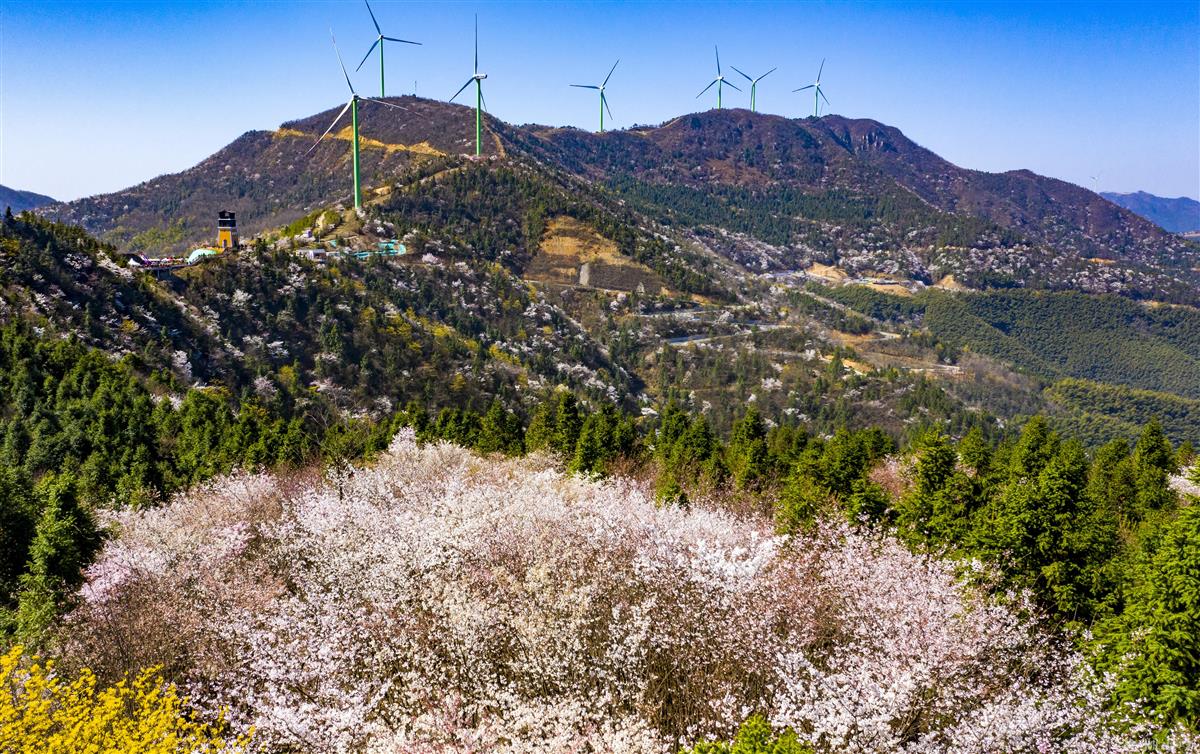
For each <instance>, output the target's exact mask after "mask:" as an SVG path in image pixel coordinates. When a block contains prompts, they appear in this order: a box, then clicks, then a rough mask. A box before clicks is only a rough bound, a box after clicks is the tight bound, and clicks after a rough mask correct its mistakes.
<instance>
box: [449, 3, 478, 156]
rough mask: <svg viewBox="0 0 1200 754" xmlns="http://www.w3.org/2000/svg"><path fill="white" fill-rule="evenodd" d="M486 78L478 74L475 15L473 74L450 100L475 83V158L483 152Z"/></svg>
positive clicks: (476, 22) (476, 19)
mask: <svg viewBox="0 0 1200 754" xmlns="http://www.w3.org/2000/svg"><path fill="white" fill-rule="evenodd" d="M486 78H487V74H486V73H480V72H479V14H476V15H475V73H474V74H473V75H472V76H471V78H469V79H467V83H465V84H463V85H462V88H461V89H459V90H458V91H457V92H455V93H454V97H451V98H450V101H451V102H453V101H454V100H455V98H456V97H458V95H460V94H462V93H463V89H466V88H467V87H468V86H470V85H471V82H472V81H473V82H475V156H476V157H478V156H479V155H480V154H481V152H482V151H483V149H482V145H483V108H484V105H485V104H486V103H485V102H484V101H483V80H484V79H486Z"/></svg>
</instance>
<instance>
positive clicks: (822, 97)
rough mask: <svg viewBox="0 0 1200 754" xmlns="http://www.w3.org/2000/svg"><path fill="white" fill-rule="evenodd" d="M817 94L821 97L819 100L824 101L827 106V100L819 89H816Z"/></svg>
mask: <svg viewBox="0 0 1200 754" xmlns="http://www.w3.org/2000/svg"><path fill="white" fill-rule="evenodd" d="M817 94H819V95H821V99H823V100H825V104H826V105H828V104H829V98H828V97H826V96H825V92H823V91H821V90H820V89H817Z"/></svg>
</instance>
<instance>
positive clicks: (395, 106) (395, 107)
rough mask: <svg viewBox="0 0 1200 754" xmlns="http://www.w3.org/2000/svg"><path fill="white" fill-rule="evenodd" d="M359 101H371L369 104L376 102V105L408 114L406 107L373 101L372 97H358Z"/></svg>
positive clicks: (377, 100) (378, 100)
mask: <svg viewBox="0 0 1200 754" xmlns="http://www.w3.org/2000/svg"><path fill="white" fill-rule="evenodd" d="M359 99H365V100H369V101H371V102H376V103H378V104H380V105H387V106H388V107H390V108H392V109H393V110H403V111H405V112H408V108H407V107H401V106H400V105H396V104H393V103H391V102H385V101H383V100H381V99H375V98H374V97H359Z"/></svg>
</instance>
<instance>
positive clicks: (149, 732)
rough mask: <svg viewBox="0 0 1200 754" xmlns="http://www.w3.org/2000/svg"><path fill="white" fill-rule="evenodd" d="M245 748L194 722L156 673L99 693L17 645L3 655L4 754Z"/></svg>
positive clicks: (156, 753) (163, 753)
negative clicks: (62, 675) (28, 655)
mask: <svg viewBox="0 0 1200 754" xmlns="http://www.w3.org/2000/svg"><path fill="white" fill-rule="evenodd" d="M245 744H246V740H245V739H244V738H238V739H235V740H227V739H225V738H222V737H221V735H220V733H219V732H218V730H217V729H216V728H215V727H213V726H210V725H206V724H203V723H197V722H193V721H191V720H189V719H188V717H187V716H186V715H185V714H184V708H183V703H182V701H181V700H180V699H179V697H178V696H177V695H176V693H175V689H174V688H173V687H172V686H170V685H167V684H164V683H163V681H162V679H161V678H160V677H159V676H158V674H157V673H156V672H155V671H154V670H146V671H143V672H142V673H140V674H139V675H137V676H136V677H135V678H134V679H133V680H132V681H121V682H119V683H117V684H115V685H113V686H109V687H107V688H97V683H96V677H95V676H94V675H92V674H91V673H90V672H87V671H84V672H83V673H81V674H80V675H79V676H78V677H77V678H76V679H75V680H74V681H70V682H68V681H66V680H64V679H62V678H59V677H58V675H57V674H56V673H55V671H54V666H53V663H51V662H45V663H40V662H39V661H38V658H36V657H34V658H31V659H27V658H24V657H23V651H22V648H21V647H20V646H17V647H14V648H12V649H11V650H9V652H8V653H7V654H5V655H3V656H0V751H4V752H12V753H13V754H17V753H20V754H34V753H35V752H36V753H37V754H41V753H42V752H55V754H84V753H85V752H86V753H87V754H128V753H129V752H138V754H209V753H211V752H228V753H230V754H232V753H233V752H236V751H242V750H243V749H244V747H245Z"/></svg>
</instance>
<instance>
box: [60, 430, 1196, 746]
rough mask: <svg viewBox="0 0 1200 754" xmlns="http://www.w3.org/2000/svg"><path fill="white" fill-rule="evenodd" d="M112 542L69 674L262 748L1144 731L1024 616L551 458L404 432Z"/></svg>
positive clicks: (942, 575) (920, 573) (185, 505)
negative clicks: (174, 686) (168, 701)
mask: <svg viewBox="0 0 1200 754" xmlns="http://www.w3.org/2000/svg"><path fill="white" fill-rule="evenodd" d="M113 523H114V525H115V527H116V529H117V531H118V532H119V533H118V535H117V536H116V537H115V538H114V539H113V540H112V541H111V542H110V543H109V544H108V545H107V547H106V550H105V552H104V554H103V555H102V557H101V558H100V559H99V561H98V562H97V563H96V565H95V566H93V568H92V569H91V570H90V571H89V580H88V583H87V584H86V585H85V587H84V589H83V591H82V597H83V603H82V605H81V606H80V607H79V609H78V610H76V611H75V613H74V614H73V615H72V616H70V618H69V622H70V623H71V624H72V625H71V626H70V631H68V632H67V635H68V636H69V637H72V638H70V639H69V640H68V644H67V646H66V649H65V651H66V653H67V654H68V655H72V656H74V657H76V658H78V661H79V662H85V661H90V662H93V663H96V662H99V663H100V664H101V665H104V664H105V663H107V665H108V666H110V667H111V672H113V673H118V672H122V671H123V669H124V665H127V664H129V663H137V664H142V665H149V664H160V665H162V666H164V668H165V669H166V671H167V672H169V673H173V674H175V676H176V677H175V680H176V681H177V682H179V683H180V684H181V685H183V686H184V688H185V689H186V690H187V693H188V696H189V697H190V698H191V699H193V700H194V701H195V703H196V704H197V705H198V706H199V708H200V709H201V711H204V710H209V711H213V712H215V711H216V710H219V709H226V710H228V716H229V719H230V720H231V721H232V722H233V723H234V724H235V725H236V726H239V727H240V728H242V729H245V730H248V729H249V728H251V727H253V728H254V730H255V741H256V745H258V746H260V747H263V748H264V749H265V750H268V751H271V750H281V751H282V750H304V751H313V752H344V751H356V752H357V751H361V752H414V753H415V752H446V753H449V752H456V753H460V752H461V753H465V752H485V751H487V752H493V751H495V752H512V753H514V754H515V753H516V752H534V751H537V752H544V751H554V752H559V751H561V752H575V751H591V752H613V753H614V754H615V753H616V752H664V753H666V752H671V751H675V750H678V748H679V747H680V746H681V745H690V744H691V743H693V742H695V741H698V740H701V739H714V738H728V737H729V736H731V735H732V734H733V733H734V732H735V731H736V730H737V727H738V725H739V724H740V723H741V722H742V721H743V720H745V719H746V718H747V717H749V716H750V715H752V714H755V713H758V714H762V715H765V716H766V717H767V718H768V719H769V720H770V721H771V722H772V723H773V724H775V725H776V726H778V727H780V728H782V727H791V728H793V729H794V730H795V731H796V732H797V734H798V735H799V736H800V737H801V738H802V739H807V740H809V741H810V742H811V743H812V745H813V746H815V747H816V748H817V750H819V751H829V752H835V751H836V752H843V751H862V752H868V751H870V752H877V751H912V752H959V751H976V752H1002V751H1012V750H1030V751H1034V750H1036V751H1048V752H1049V751H1062V752H1073V751H1094V750H1103V751H1134V750H1138V748H1139V747H1145V745H1147V743H1148V741H1149V740H1150V739H1149V737H1150V736H1151V735H1152V734H1154V733H1155V731H1152V730H1149V729H1145V728H1144V727H1136V726H1133V727H1130V726H1128V725H1126V724H1125V723H1126V721H1125V720H1124V718H1123V717H1122V716H1121V714H1119V712H1113V711H1110V710H1108V709H1107V708H1106V707H1105V706H1104V700H1105V699H1107V698H1108V696H1107V693H1108V691H1107V688H1108V687H1107V685H1106V684H1107V681H1105V679H1102V678H1095V677H1092V676H1090V675H1089V674H1088V673H1087V671H1086V666H1084V665H1083V663H1082V662H1081V661H1080V659H1079V658H1078V657H1076V656H1075V655H1073V654H1071V653H1070V652H1069V651H1067V650H1066V649H1064V648H1062V647H1060V646H1058V645H1057V644H1056V643H1055V642H1054V641H1052V640H1050V639H1049V638H1047V637H1045V636H1043V635H1042V634H1041V633H1039V632H1038V630H1036V628H1035V624H1034V622H1033V621H1034V619H1035V617H1036V616H1035V615H1034V612H1033V609H1032V608H1031V606H1030V605H1029V604H1028V603H1027V602H1026V601H1025V599H1024V598H1023V597H1022V595H1011V596H1010V598H1009V599H1008V600H1007V601H1005V603H1004V604H998V603H996V602H995V601H991V600H988V599H985V598H984V597H982V596H981V595H979V594H976V593H975V592H974V591H972V590H971V589H969V588H967V587H964V586H963V585H962V582H961V581H960V579H959V578H958V577H957V574H956V570H955V568H956V566H954V565H951V564H948V563H944V562H941V561H938V560H935V559H931V558H929V557H926V556H920V555H914V554H913V553H912V552H910V551H909V550H907V549H905V548H904V547H903V546H902V545H900V544H899V543H898V542H896V541H894V540H892V539H890V538H888V537H885V536H881V535H876V534H872V533H870V532H863V531H856V530H852V529H850V528H847V527H845V526H842V525H837V524H822V525H818V526H817V527H816V529H815V531H813V532H812V533H810V534H806V535H803V536H801V537H797V538H795V539H785V538H781V537H779V536H777V535H775V534H774V533H773V531H772V530H771V528H770V526H769V522H765V521H760V520H757V519H750V518H744V517H739V516H735V515H733V514H731V513H728V512H724V511H719V510H711V509H707V508H705V507H704V506H700V505H698V506H695V507H693V508H692V509H690V510H683V509H679V508H675V507H658V506H656V505H655V503H654V501H653V497H652V496H651V495H650V494H649V493H648V491H647V490H645V489H643V488H642V487H641V486H639V485H638V484H636V483H634V482H631V481H628V480H622V479H614V480H610V481H605V482H596V481H588V480H585V479H580V478H577V477H572V476H569V475H565V474H563V473H561V472H560V471H557V470H554V469H552V468H548V467H547V466H546V465H545V462H544V461H540V460H538V459H537V458H533V459H525V460H519V461H511V460H509V461H505V460H494V459H485V458H481V457H479V456H476V455H474V454H472V453H470V452H468V451H465V450H462V449H460V448H455V447H451V446H448V445H427V446H418V445H417V443H416V442H415V440H414V438H413V436H412V434H411V433H402V434H401V435H399V436H398V437H397V438H396V439H395V441H394V442H393V444H392V447H391V449H390V451H389V452H388V453H387V454H385V455H384V456H383V457H382V458H380V459H379V460H378V461H377V462H375V463H374V464H372V465H370V466H366V467H362V468H355V469H348V470H343V471H339V472H337V473H335V474H334V475H331V476H329V477H327V478H323V479H321V478H315V477H310V478H303V477H300V478H292V479H287V478H273V477H269V476H265V475H249V476H247V475H243V476H235V477H232V478H227V479H224V480H220V481H218V482H216V483H213V484H210V485H208V486H207V487H204V488H200V489H197V490H194V491H193V492H191V493H188V494H186V495H183V496H181V497H179V498H177V499H176V500H175V501H173V502H172V503H171V504H170V505H168V506H166V507H164V508H162V509H159V510H152V511H141V512H133V511H130V512H124V513H121V514H118V515H117V517H116V519H115V520H114V521H113ZM97 658H100V659H99V660H97ZM1185 743H1186V742H1185ZM1180 745H1181V746H1182V744H1180Z"/></svg>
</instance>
